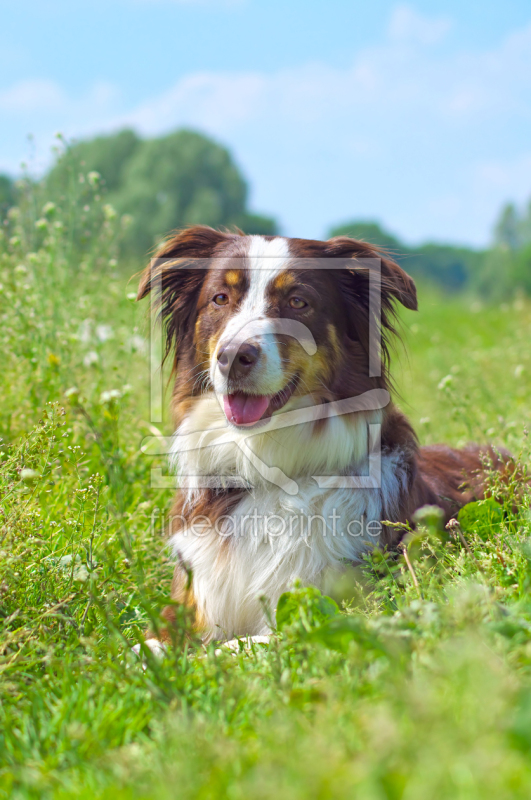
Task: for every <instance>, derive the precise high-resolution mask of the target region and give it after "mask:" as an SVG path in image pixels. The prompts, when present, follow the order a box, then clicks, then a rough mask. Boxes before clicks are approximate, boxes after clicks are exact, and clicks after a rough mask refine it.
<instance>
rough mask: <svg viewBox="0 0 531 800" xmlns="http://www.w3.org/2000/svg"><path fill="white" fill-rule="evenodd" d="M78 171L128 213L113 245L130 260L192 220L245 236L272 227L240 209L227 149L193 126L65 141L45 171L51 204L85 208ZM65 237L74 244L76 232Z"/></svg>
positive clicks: (243, 191)
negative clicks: (144, 135)
mask: <svg viewBox="0 0 531 800" xmlns="http://www.w3.org/2000/svg"><path fill="white" fill-rule="evenodd" d="M96 174H97V176H98V177H97V178H96ZM86 175H91V176H92V182H95V181H97V188H98V192H99V193H100V194H102V195H103V196H104V198H105V202H106V203H108V204H110V206H112V207H113V208H115V209H116V210H117V212H118V213H119V214H120V215H123V217H125V218H126V219H128V218H129V217H132V219H131V222H132V224H130V225H129V226H128V230H127V232H126V233H125V235H124V237H123V240H122V245H121V249H122V252H124V253H126V254H129V255H130V256H132V257H134V258H142V257H144V256H145V255H146V254H147V252H148V251H150V250H151V249H152V248H153V246H154V245H156V244H157V243H158V242H160V241H161V239H163V238H164V237H165V236H166V235H167V234H168V233H169V232H170V231H172V230H174V229H176V228H179V227H183V226H185V225H191V224H195V223H201V224H204V225H211V226H213V227H220V226H239V227H241V228H242V229H243V230H245V232H246V233H267V234H270V233H274V232H275V230H276V224H275V222H274V221H273V220H272V219H270V218H268V217H262V216H259V215H256V214H252V213H250V212H249V211H248V209H247V205H246V203H247V185H246V183H245V180H244V179H243V177H242V176H241V174H240V171H239V169H238V167H237V166H236V164H235V163H234V160H233V158H232V156H231V155H230V153H229V151H228V150H227V149H226V148H224V147H222V146H221V145H219V144H217V143H216V142H213V141H212V140H211V139H209V138H207V137H206V136H203V135H201V134H199V133H196V132H194V131H187V130H180V131H177V132H175V133H172V134H169V135H168V136H164V137H162V138H159V139H147V140H141V139H140V138H139V137H138V136H137V135H136V134H135V133H134V132H133V131H129V130H124V131H121V132H119V133H117V134H113V135H111V136H100V137H97V138H95V139H92V140H90V141H86V142H79V143H78V144H74V145H71V146H69V147H67V148H66V149H65V151H64V152H63V153H62V154H61V155H60V156H59V158H58V160H57V163H56V164H55V166H54V167H53V168H52V170H51V171H50V172H49V174H48V175H47V177H46V180H45V189H44V191H45V194H46V196H47V197H52V198H53V199H54V200H55V201H56V203H58V204H63V205H65V204H66V205H67V206H71V204H72V202H73V201H74V200H75V202H76V204H79V205H86V203H88V202H89V199H88V196H87V197H85V196H81V195H80V192H79V186H78V184H79V181H80V180H82V185H84V186H86V191H87V193H89V192H90V185H89V183H87V182H86V181H85V180H84V179H85V176H86ZM73 193H75V194H76V195H77V196H76V197H75V198H74V196H73ZM73 236H74V239H75V241H76V242H77V241H78V240H79V237H80V236H82V231H80V230H74V231H73Z"/></svg>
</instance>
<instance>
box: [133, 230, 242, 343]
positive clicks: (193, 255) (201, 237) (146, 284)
mask: <svg viewBox="0 0 531 800" xmlns="http://www.w3.org/2000/svg"><path fill="white" fill-rule="evenodd" d="M236 236H237V235H236V234H232V233H225V232H223V231H216V230H214V229H213V228H209V227H207V226H206V225H195V226H193V227H191V228H185V229H184V230H182V231H179V232H178V233H177V234H175V235H174V236H172V237H171V238H169V239H168V240H167V241H166V242H164V243H163V244H162V245H161V247H160V248H159V249H158V250H157V252H156V254H155V256H154V257H153V258H152V259H151V262H150V264H149V265H148V266H147V267H146V269H145V270H144V272H143V274H142V277H141V280H140V286H139V289H138V296H137V300H142V299H143V298H144V297H146V296H147V295H148V294H149V293H150V292H152V293H153V296H154V297H153V301H154V306H155V308H156V309H157V310H158V312H159V315H160V319H161V322H162V324H163V326H164V329H165V333H166V351H165V354H164V358H166V357H167V355H168V354H169V353H170V352H171V351H173V350H174V349H175V351H176V358H177V357H178V354H179V350H180V348H181V345H182V343H183V341H184V340H185V338H186V337H187V335H189V334H191V335H193V329H194V320H195V316H196V313H197V301H198V298H199V294H200V292H201V287H202V285H203V281H204V280H205V277H206V275H207V270H208V260H209V259H211V258H212V257H213V256H214V255H216V251H217V250H218V249H219V248H220V246H221V245H223V244H224V243H226V242H227V241H228V240H230V239H233V238H236Z"/></svg>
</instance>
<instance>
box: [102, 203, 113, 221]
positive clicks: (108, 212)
mask: <svg viewBox="0 0 531 800" xmlns="http://www.w3.org/2000/svg"><path fill="white" fill-rule="evenodd" d="M103 214H104V216H105V219H109V220H110V219H116V209H115V208H114V206H111V204H110V203H106V204H105V205H104V206H103Z"/></svg>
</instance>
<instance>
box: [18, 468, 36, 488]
mask: <svg viewBox="0 0 531 800" xmlns="http://www.w3.org/2000/svg"><path fill="white" fill-rule="evenodd" d="M20 478H21V480H23V481H24V483H28V484H32V483H35V481H37V480H38V479H39V473H38V472H36V470H34V469H29V468H28V467H26V468H25V469H21V470H20Z"/></svg>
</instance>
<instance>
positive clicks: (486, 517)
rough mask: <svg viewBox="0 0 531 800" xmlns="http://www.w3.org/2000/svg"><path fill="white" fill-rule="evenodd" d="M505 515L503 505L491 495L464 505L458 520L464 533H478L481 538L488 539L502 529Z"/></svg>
mask: <svg viewBox="0 0 531 800" xmlns="http://www.w3.org/2000/svg"><path fill="white" fill-rule="evenodd" d="M503 517H504V514H503V508H502V506H501V505H500V504H499V503H497V502H496V500H493V499H492V498H491V497H489V498H487V499H486V500H478V501H477V502H475V503H468V504H467V505H466V506H463V508H462V509H460V511H459V514H458V515H457V521H458V522H459V524H460V526H461V528H462V530H463V531H464V533H476V534H477V535H478V536H479V537H480V538H482V539H487V538H488V537H489V536H492V535H493V534H494V533H497V532H498V531H499V530H500V526H501V524H502V522H503Z"/></svg>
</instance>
